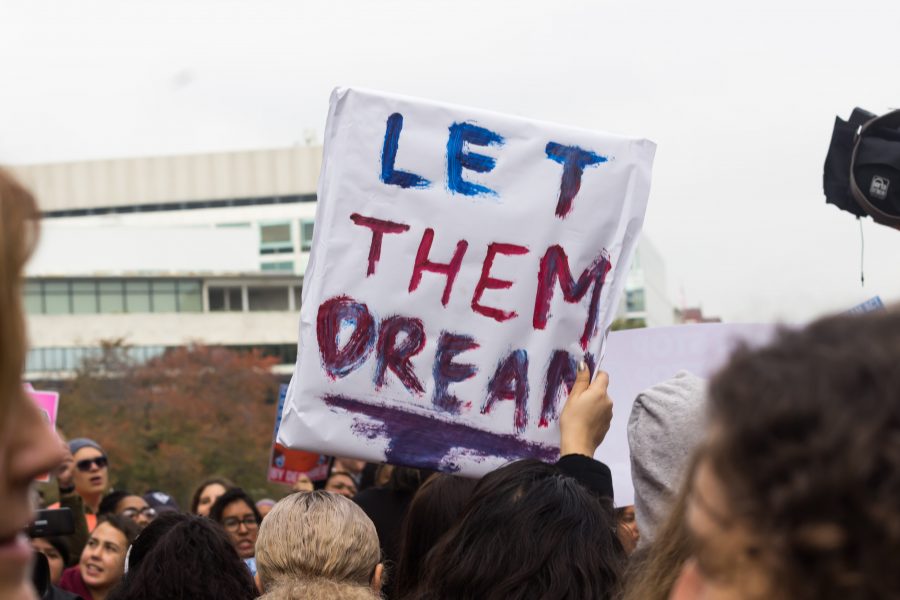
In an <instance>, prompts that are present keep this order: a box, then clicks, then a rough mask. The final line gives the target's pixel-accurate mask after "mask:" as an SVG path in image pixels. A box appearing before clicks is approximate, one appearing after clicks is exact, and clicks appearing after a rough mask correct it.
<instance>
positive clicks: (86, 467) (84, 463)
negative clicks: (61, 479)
mask: <svg viewBox="0 0 900 600" xmlns="http://www.w3.org/2000/svg"><path fill="white" fill-rule="evenodd" d="M91 465H97V468H98V469H105V468H106V467H107V465H109V459H108V458H106V457H105V456H97V457H95V458H85V459H82V460H79V461H78V462H77V463H75V466H76V467H78V470H79V471H82V472H84V473H87V472H88V471H90V470H91Z"/></svg>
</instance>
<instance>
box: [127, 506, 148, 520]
mask: <svg viewBox="0 0 900 600" xmlns="http://www.w3.org/2000/svg"><path fill="white" fill-rule="evenodd" d="M119 514H120V515H121V516H123V517H128V518H129V519H133V518H135V517H136V516H138V515H144V516H145V517H147V518H148V519H155V518H156V509H155V508H153V507H151V506H145V507H144V508H126V509H125V510H123V511H122V512H120V513H119Z"/></svg>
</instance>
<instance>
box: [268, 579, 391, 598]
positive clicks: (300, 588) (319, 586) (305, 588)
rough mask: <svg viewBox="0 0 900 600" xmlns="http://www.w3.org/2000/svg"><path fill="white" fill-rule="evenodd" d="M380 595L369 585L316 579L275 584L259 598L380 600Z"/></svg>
mask: <svg viewBox="0 0 900 600" xmlns="http://www.w3.org/2000/svg"><path fill="white" fill-rule="evenodd" d="M381 598H382V596H381V595H379V594H377V593H376V592H375V591H374V590H372V588H370V587H363V586H359V585H354V584H349V583H344V582H340V581H329V580H327V579H317V580H314V581H302V582H300V581H287V582H284V583H279V584H278V585H275V586H273V587H272V589H270V590H266V593H265V594H264V595H262V596H260V597H259V600H381Z"/></svg>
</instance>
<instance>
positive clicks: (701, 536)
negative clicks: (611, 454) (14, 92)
mask: <svg viewBox="0 0 900 600" xmlns="http://www.w3.org/2000/svg"><path fill="white" fill-rule="evenodd" d="M38 226H39V213H38V210H37V206H36V203H35V201H34V199H33V197H32V196H31V194H30V193H29V192H28V191H27V190H26V189H24V188H23V187H22V186H21V185H20V184H19V183H17V182H16V181H15V180H14V179H13V178H12V177H11V176H9V175H8V174H7V173H5V172H2V171H0V346H2V351H0V388H2V389H0V431H2V436H0V598H4V599H7V598H8V599H10V600H26V599H27V600H33V599H34V598H48V599H58V600H62V599H72V598H79V597H80V598H82V599H83V600H137V599H141V600H144V599H147V600H150V599H174V598H191V599H203V598H209V599H221V598H229V599H230V598H235V599H243V598H247V599H250V598H258V597H260V598H264V599H266V600H288V599H291V600H292V599H301V598H309V599H318V598H329V599H361V600H362V599H368V600H373V599H377V598H390V599H396V600H438V599H460V600H463V599H465V600H469V599H471V600H476V599H477V600H501V599H503V600H506V599H523V600H524V599H538V598H540V599H547V600H563V599H572V600H581V599H584V600H588V599H591V600H594V599H597V600H612V599H619V598H622V599H628V600H631V599H640V600H657V599H659V600H662V599H666V598H671V599H674V600H688V599H701V598H702V599H712V600H717V599H722V600H727V599H739V600H751V599H756V598H766V599H776V600H779V599H799V600H806V599H809V600H812V599H816V600H822V599H824V600H830V599H835V600H836V599H842V600H844V599H851V600H852V599H862V598H867V599H881V598H884V599H886V598H898V597H900V569H896V568H894V567H893V565H895V560H897V559H896V558H895V557H897V556H900V369H898V368H897V363H898V362H900V313H897V312H895V311H892V310H888V311H885V312H882V313H877V314H869V315H855V316H849V315H839V316H833V317H827V318H824V319H821V320H819V321H817V322H814V323H812V324H810V325H808V326H806V327H804V328H796V329H784V330H782V331H781V332H779V333H778V334H777V336H776V337H775V339H774V340H773V341H772V342H770V343H769V344H768V345H766V346H764V347H761V348H749V347H742V348H738V349H737V350H736V351H735V352H734V353H733V355H732V356H731V358H730V360H729V361H728V363H727V364H726V365H725V366H724V368H722V369H721V370H720V371H719V372H718V373H717V374H716V375H715V376H714V377H713V378H712V379H711V380H710V381H708V382H707V381H703V380H700V379H699V378H696V377H694V376H692V375H690V374H689V373H680V374H678V375H676V376H675V377H673V378H672V379H671V380H669V381H666V382H661V383H660V384H659V385H658V386H654V388H651V389H649V390H647V391H646V392H644V393H643V394H641V396H640V397H639V398H638V399H637V400H636V401H635V402H634V405H633V409H632V412H631V415H630V419H629V432H628V433H629V444H630V446H631V450H632V461H633V464H632V473H633V480H634V488H635V506H633V507H616V504H615V495H614V490H613V487H612V478H611V476H610V472H609V469H608V468H607V467H606V465H604V464H603V462H602V461H598V460H595V459H594V458H593V457H594V454H595V451H596V450H597V448H598V447H600V444H601V442H602V441H603V439H604V436H605V435H606V433H607V431H608V429H609V426H610V421H611V418H612V410H613V401H612V399H611V398H610V397H609V395H608V393H607V388H608V383H609V375H608V374H606V373H603V372H601V371H598V372H596V373H591V372H590V369H589V367H588V366H587V365H586V364H585V363H584V362H582V363H581V364H579V368H578V373H577V376H576V381H575V384H574V385H573V387H572V389H571V390H570V394H569V398H568V400H567V402H566V404H565V407H564V409H563V411H562V413H561V415H560V419H559V425H560V434H561V444H560V458H559V460H558V461H557V462H556V463H554V464H546V463H542V462H539V461H536V460H520V461H516V462H513V463H510V464H508V465H505V466H503V467H501V468H499V469H497V470H495V471H493V472H491V473H489V474H487V475H486V476H484V477H483V478H481V479H480V480H474V479H467V478H464V477H460V476H458V475H452V474H442V473H432V472H426V471H422V470H418V469H410V468H405V467H402V466H390V465H366V464H365V463H362V462H361V461H356V460H352V459H346V458H338V459H334V463H333V464H332V468H331V472H330V475H329V477H328V478H327V480H326V481H323V482H313V481H310V480H309V479H308V478H301V479H299V480H298V482H297V484H296V486H295V489H294V490H293V491H292V492H291V493H289V494H287V495H286V496H285V497H284V498H281V499H279V500H277V501H276V500H275V499H271V498H262V499H254V498H252V497H251V496H250V495H248V494H247V492H245V491H244V490H243V489H241V487H239V485H236V482H233V481H230V480H229V479H227V478H225V477H221V476H211V477H210V478H209V479H207V480H205V481H203V482H201V483H200V484H199V485H198V486H197V489H196V491H195V493H194V494H193V495H192V496H191V498H190V500H189V504H187V505H186V507H187V510H185V511H181V510H180V508H179V504H178V502H176V500H175V499H173V498H171V497H170V496H168V495H167V494H165V493H163V492H160V491H154V490H150V491H147V493H132V492H137V491H138V490H133V491H126V490H111V489H110V477H109V473H110V470H111V469H114V468H115V465H112V464H110V462H109V459H108V456H107V454H106V452H105V451H104V449H103V448H102V447H101V445H100V444H98V443H96V442H95V441H93V440H92V439H91V438H90V437H76V438H73V439H70V440H68V442H66V443H63V442H62V441H61V440H60V439H59V437H58V436H57V434H56V433H54V432H53V431H52V430H51V429H50V428H48V427H47V426H46V424H45V422H44V421H43V420H42V417H41V414H40V413H39V411H38V409H37V408H36V406H35V405H34V404H33V403H32V402H31V401H30V399H28V397H27V396H26V395H25V392H24V390H23V386H22V381H21V377H22V371H23V366H24V357H25V351H26V343H27V342H26V332H25V325H24V317H23V312H22V273H23V267H24V265H25V263H26V261H27V259H28V257H29V255H30V253H31V251H32V249H33V248H34V244H35V241H36V239H37V235H38ZM612 376H615V374H612ZM73 433H74V432H73ZM77 433H78V434H79V435H90V433H91V432H77ZM601 456H602V452H601ZM47 472H52V473H53V474H54V475H55V477H56V481H57V484H58V487H59V502H58V504H57V505H54V506H53V507H50V508H60V509H68V510H69V512H70V514H71V515H72V517H73V519H72V523H71V527H70V528H69V530H68V531H67V532H65V533H64V534H61V535H52V534H48V535H43V534H39V533H38V534H35V533H33V534H32V536H33V537H32V539H30V540H29V539H28V538H27V537H26V536H25V534H24V533H23V532H24V531H25V530H26V528H27V526H28V525H29V523H30V522H31V521H32V520H33V519H34V513H33V509H34V505H35V503H36V500H35V495H34V493H33V489H34V487H33V481H34V479H35V478H36V477H38V476H40V475H41V474H44V473H47ZM238 483H239V482H238ZM140 492H144V490H140Z"/></svg>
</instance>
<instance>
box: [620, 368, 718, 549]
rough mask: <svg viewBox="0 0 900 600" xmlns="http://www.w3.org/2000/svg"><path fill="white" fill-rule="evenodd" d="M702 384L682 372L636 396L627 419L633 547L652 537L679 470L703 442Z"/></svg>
mask: <svg viewBox="0 0 900 600" xmlns="http://www.w3.org/2000/svg"><path fill="white" fill-rule="evenodd" d="M706 385H707V382H706V380H704V379H701V378H699V377H697V376H696V375H693V374H691V373H688V372H687V371H681V372H679V373H678V374H676V375H675V376H674V377H672V378H670V379H667V380H665V381H662V382H660V383H658V384H656V385H654V386H652V387H650V388H648V389H646V390H644V391H643V392H641V393H640V394H639V395H638V397H637V398H636V399H635V401H634V404H633V405H632V407H631V414H630V416H629V418H628V448H629V450H630V451H631V479H632V482H633V483H634V511H635V516H636V518H637V524H638V529H639V530H640V532H641V538H640V540H639V542H638V544H639V547H643V546H646V545H647V544H649V543H650V542H652V541H653V539H654V538H655V537H656V532H657V529H658V528H659V527H660V526H662V524H663V523H664V522H665V521H666V518H667V516H668V513H669V508H670V506H671V505H672V501H673V499H674V498H675V496H676V495H677V493H678V490H679V489H680V488H681V487H682V483H683V482H684V471H685V466H686V465H687V464H688V463H689V462H690V458H691V456H692V455H693V453H694V450H695V449H696V448H697V446H698V445H699V444H700V443H701V442H702V441H703V434H704V432H705V430H706V428H705V418H706Z"/></svg>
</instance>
